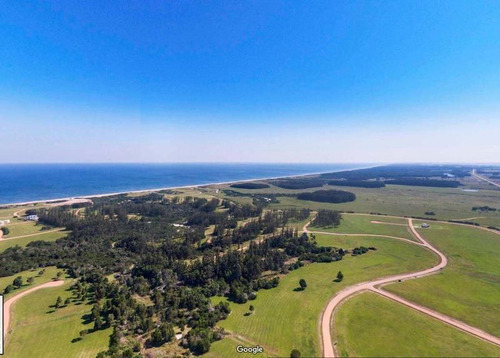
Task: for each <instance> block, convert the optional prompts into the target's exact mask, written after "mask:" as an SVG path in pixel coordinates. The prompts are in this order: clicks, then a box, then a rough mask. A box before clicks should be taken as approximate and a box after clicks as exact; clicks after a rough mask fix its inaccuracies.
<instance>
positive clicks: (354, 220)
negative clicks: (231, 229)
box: [309, 214, 415, 240]
mask: <svg viewBox="0 0 500 358" xmlns="http://www.w3.org/2000/svg"><path fill="white" fill-rule="evenodd" d="M372 221H379V222H387V223H389V224H374V223H372ZM391 224H398V225H391ZM309 229H310V230H311V231H315V230H316V231H329V232H336V233H344V234H351V233H354V234H377V235H388V236H397V237H403V238H406V239H410V240H415V238H414V237H413V235H412V234H411V233H410V231H409V230H408V226H407V221H406V219H400V218H386V217H383V216H375V215H374V216H371V215H370V216H367V215H352V214H342V220H341V221H340V225H339V226H338V227H336V228H334V227H329V228H320V227H314V226H310V228H309Z"/></svg>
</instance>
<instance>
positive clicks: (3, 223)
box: [0, 219, 10, 226]
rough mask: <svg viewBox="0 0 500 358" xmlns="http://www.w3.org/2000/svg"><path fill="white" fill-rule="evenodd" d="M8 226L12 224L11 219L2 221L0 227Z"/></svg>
mask: <svg viewBox="0 0 500 358" xmlns="http://www.w3.org/2000/svg"><path fill="white" fill-rule="evenodd" d="M7 224H10V220H9V219H5V220H0V226H4V225H7Z"/></svg>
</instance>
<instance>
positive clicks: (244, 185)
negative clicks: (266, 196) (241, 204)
mask: <svg viewBox="0 0 500 358" xmlns="http://www.w3.org/2000/svg"><path fill="white" fill-rule="evenodd" d="M230 186H231V188H237V189H265V188H269V185H267V184H264V183H253V182H249V183H236V184H231V185H230Z"/></svg>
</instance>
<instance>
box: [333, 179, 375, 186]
mask: <svg viewBox="0 0 500 358" xmlns="http://www.w3.org/2000/svg"><path fill="white" fill-rule="evenodd" d="M328 185H337V186H352V187H358V188H383V187H385V182H383V181H381V180H352V179H349V180H330V181H329V182H328Z"/></svg>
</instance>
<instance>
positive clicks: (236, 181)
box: [0, 164, 383, 209]
mask: <svg viewBox="0 0 500 358" xmlns="http://www.w3.org/2000/svg"><path fill="white" fill-rule="evenodd" d="M381 165H383V164H377V165H371V166H367V167H358V168H351V169H340V170H329V171H324V172H316V173H305V174H294V175H286V176H277V177H266V178H255V179H242V180H231V181H225V182H216V183H203V184H192V185H181V186H170V187H163V188H153V189H139V190H127V191H120V192H113V193H104V194H93V195H92V194H91V195H75V196H71V197H64V198H57V199H46V200H34V201H25V202H17V203H7V204H0V209H2V208H8V207H11V206H26V205H34V204H40V203H46V204H50V203H56V202H59V201H69V200H73V199H92V198H105V197H108V196H115V195H123V194H138V193H150V192H157V191H161V190H174V189H190V188H192V189H194V188H201V187H205V186H209V185H226V184H235V183H247V182H252V181H260V180H275V179H288V178H300V177H307V176H311V175H321V174H326V173H340V172H349V171H353V170H360V169H370V168H376V167H379V166H381Z"/></svg>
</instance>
